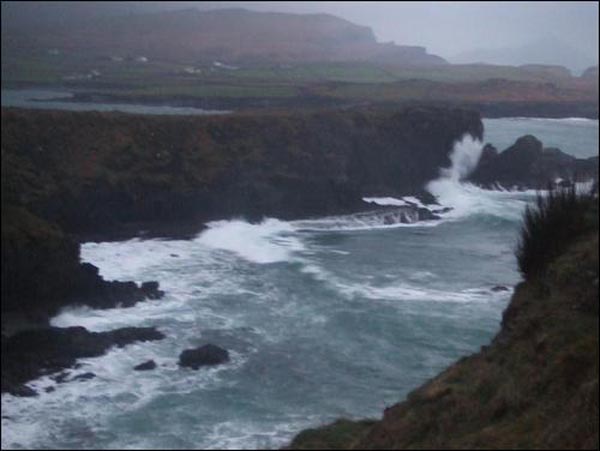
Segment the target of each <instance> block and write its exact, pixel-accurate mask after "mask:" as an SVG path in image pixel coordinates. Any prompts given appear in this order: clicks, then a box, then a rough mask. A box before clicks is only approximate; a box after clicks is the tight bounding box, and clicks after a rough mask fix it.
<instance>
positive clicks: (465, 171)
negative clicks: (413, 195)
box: [426, 135, 535, 220]
mask: <svg viewBox="0 0 600 451" xmlns="http://www.w3.org/2000/svg"><path fill="white" fill-rule="evenodd" d="M481 151H482V143H481V141H478V140H476V139H474V138H472V137H471V135H465V136H464V137H463V139H462V140H460V141H458V142H457V143H455V145H454V149H453V151H452V153H451V155H450V161H451V165H450V167H449V168H442V169H440V177H439V178H438V179H436V180H433V181H431V182H429V183H428V184H427V186H426V189H427V190H428V191H429V192H430V193H431V194H433V195H434V196H435V197H436V198H437V200H438V201H439V202H440V203H441V204H442V205H443V206H444V207H451V208H452V210H451V211H449V212H447V213H445V214H443V217H444V218H446V219H460V218H463V217H465V216H469V215H478V214H485V215H492V216H497V217H502V218H507V219H512V220H518V219H519V218H520V217H521V214H522V212H523V209H524V208H525V206H526V205H527V202H528V201H530V200H531V198H532V197H533V196H534V195H535V191H532V190H530V191H518V192H512V191H508V190H499V191H492V190H484V189H481V188H478V187H476V186H474V185H472V184H470V183H465V182H464V181H463V180H464V179H465V178H466V177H468V176H469V175H470V174H471V172H472V171H473V170H474V169H475V168H476V166H477V163H478V162H479V158H480V157H481Z"/></svg>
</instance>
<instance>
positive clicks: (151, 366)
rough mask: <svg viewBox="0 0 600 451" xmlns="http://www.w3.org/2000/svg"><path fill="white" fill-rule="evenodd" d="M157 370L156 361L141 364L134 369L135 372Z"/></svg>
mask: <svg viewBox="0 0 600 451" xmlns="http://www.w3.org/2000/svg"><path fill="white" fill-rule="evenodd" d="M154 368H156V362H155V361H154V360H147V361H146V362H144V363H140V364H139V365H136V366H134V367H133V369H134V370H135V371H148V370H153V369H154Z"/></svg>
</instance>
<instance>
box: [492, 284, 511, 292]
mask: <svg viewBox="0 0 600 451" xmlns="http://www.w3.org/2000/svg"><path fill="white" fill-rule="evenodd" d="M492 291H493V292H495V293H497V292H499V291H509V289H508V287H505V286H504V285H496V286H495V287H492Z"/></svg>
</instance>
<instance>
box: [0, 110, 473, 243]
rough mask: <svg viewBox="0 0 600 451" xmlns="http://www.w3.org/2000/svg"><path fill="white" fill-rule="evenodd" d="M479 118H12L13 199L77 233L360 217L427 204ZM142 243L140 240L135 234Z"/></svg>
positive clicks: (28, 114)
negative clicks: (367, 204)
mask: <svg viewBox="0 0 600 451" xmlns="http://www.w3.org/2000/svg"><path fill="white" fill-rule="evenodd" d="M465 133H470V134H471V135H473V136H475V137H481V134H482V123H481V121H480V118H479V115H478V114H477V113H475V112H472V111H466V110H458V109H442V108H406V109H403V110H400V111H395V112H355V111H346V112H339V111H337V112H335V111H332V112H319V113H303V114H260V115H258V114H254V115H243V114H240V115H230V116H218V117H215V116H212V117H198V116H195V117H181V116H180V117H156V116H133V115H126V114H106V113H73V112H49V111H46V112H44V111H24V110H4V111H3V113H2V149H3V153H2V163H3V165H2V167H3V174H2V189H3V199H5V200H6V202H8V203H10V204H14V205H17V206H21V207H23V208H26V209H27V210H29V211H31V212H32V213H34V214H36V215H38V216H40V217H42V218H44V219H45V220H49V221H52V222H56V223H58V224H59V225H60V226H61V227H64V228H65V229H66V230H67V231H69V232H80V233H90V232H106V233H108V232H111V231H118V230H122V229H123V228H124V227H128V226H134V225H139V224H140V223H144V224H146V225H147V224H158V223H163V224H164V223H169V222H170V223H183V222H185V221H189V222H195V223H196V224H200V223H201V222H202V221H206V220H210V219H215V218H222V217H228V216H231V215H245V216H247V217H249V218H258V217H260V216H263V215H264V216H276V217H280V218H292V217H306V216H311V215H325V214H334V213H342V212H352V211H356V210H359V209H361V208H363V207H364V204H363V203H362V201H361V198H362V196H367V195H372V196H376V195H386V196H387V195H394V194H395V195H408V194H417V193H418V192H419V191H420V190H421V189H422V187H423V185H424V184H425V183H426V182H427V181H429V180H431V179H433V178H435V177H437V174H438V168H440V167H444V166H448V165H449V159H448V154H449V152H450V151H451V149H452V146H453V143H454V141H456V140H458V139H460V138H461V137H462V135H463V134H465ZM136 231H137V229H136Z"/></svg>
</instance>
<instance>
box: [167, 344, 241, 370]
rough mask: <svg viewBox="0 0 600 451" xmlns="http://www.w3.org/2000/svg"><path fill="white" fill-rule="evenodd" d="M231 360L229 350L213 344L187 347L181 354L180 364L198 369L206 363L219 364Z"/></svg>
mask: <svg viewBox="0 0 600 451" xmlns="http://www.w3.org/2000/svg"><path fill="white" fill-rule="evenodd" d="M227 361H229V352H227V350H225V349H222V348H220V347H218V346H215V345H213V344H207V345H204V346H200V347H198V348H195V349H186V350H185V351H183V352H182V353H181V354H180V355H179V366H183V367H189V368H192V369H194V370H197V369H198V368H200V367H201V366H205V365H219V364H221V363H225V362H227Z"/></svg>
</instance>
